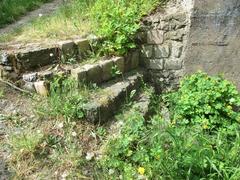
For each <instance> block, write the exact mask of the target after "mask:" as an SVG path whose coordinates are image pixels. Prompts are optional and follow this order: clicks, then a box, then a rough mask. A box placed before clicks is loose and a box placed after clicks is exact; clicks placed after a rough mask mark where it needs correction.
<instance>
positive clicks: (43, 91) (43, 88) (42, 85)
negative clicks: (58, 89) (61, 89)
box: [34, 81, 49, 96]
mask: <svg viewBox="0 0 240 180" xmlns="http://www.w3.org/2000/svg"><path fill="white" fill-rule="evenodd" d="M34 88H35V90H36V92H37V93H38V94H40V95H42V96H47V95H48V94H49V83H47V82H45V81H38V82H34Z"/></svg>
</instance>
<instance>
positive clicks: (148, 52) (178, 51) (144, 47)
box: [138, 2, 190, 91]
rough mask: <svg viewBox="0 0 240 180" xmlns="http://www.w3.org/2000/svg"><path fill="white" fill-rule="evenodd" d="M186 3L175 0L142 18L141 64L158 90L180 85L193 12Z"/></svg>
mask: <svg viewBox="0 0 240 180" xmlns="http://www.w3.org/2000/svg"><path fill="white" fill-rule="evenodd" d="M185 8H186V7H184V5H183V4H182V3H178V2H172V3H169V4H168V6H167V7H166V8H164V9H162V10H161V9H160V10H158V11H157V12H156V13H154V14H152V15H150V16H148V17H146V18H144V19H143V21H142V28H141V32H140V33H139V34H138V40H139V41H140V46H141V52H142V53H141V64H142V65H143V66H144V67H145V68H146V69H147V74H148V75H147V76H148V78H149V81H150V82H151V83H153V84H154V85H155V87H156V89H157V91H165V90H169V89H173V88H176V87H177V86H178V82H179V79H180V78H181V77H182V75H183V63H184V62H183V60H184V54H185V49H186V44H187V34H188V30H189V23H190V22H189V14H188V11H187V10H186V9H185Z"/></svg>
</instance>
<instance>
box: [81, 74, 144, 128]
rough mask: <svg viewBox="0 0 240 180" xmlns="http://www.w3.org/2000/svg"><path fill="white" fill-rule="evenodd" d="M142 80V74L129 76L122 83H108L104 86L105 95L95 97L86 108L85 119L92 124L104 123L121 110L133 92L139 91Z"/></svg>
mask: <svg viewBox="0 0 240 180" xmlns="http://www.w3.org/2000/svg"><path fill="white" fill-rule="evenodd" d="M141 79H142V73H141V72H135V74H133V75H132V73H130V75H127V76H126V77H125V78H124V80H122V81H118V82H116V81H114V82H113V83H112V84H111V83H110V82H108V83H107V84H106V85H104V86H103V87H104V90H103V91H104V93H105V94H103V95H100V96H98V95H95V96H93V97H92V98H93V100H92V101H91V100H90V102H89V103H87V104H86V105H85V107H84V111H85V118H86V120H87V121H90V122H92V123H100V124H102V123H104V122H106V121H108V119H109V118H110V117H112V116H113V115H114V113H115V112H116V111H117V110H118V109H119V107H120V106H121V105H122V103H124V102H125V100H126V98H127V97H128V96H129V94H130V93H131V91H132V90H134V89H136V90H137V89H139V87H140V84H141Z"/></svg>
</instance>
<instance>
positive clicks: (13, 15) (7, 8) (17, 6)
mask: <svg viewBox="0 0 240 180" xmlns="http://www.w3.org/2000/svg"><path fill="white" fill-rule="evenodd" d="M50 1H52V0H1V1H0V28H1V27H3V26H4V25H6V24H8V23H11V22H13V21H15V20H16V19H17V18H18V17H19V16H21V15H23V14H25V13H26V12H27V11H30V10H32V9H34V8H36V7H39V6H40V5H41V4H43V3H46V2H50Z"/></svg>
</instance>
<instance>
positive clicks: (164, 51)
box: [154, 44, 171, 58]
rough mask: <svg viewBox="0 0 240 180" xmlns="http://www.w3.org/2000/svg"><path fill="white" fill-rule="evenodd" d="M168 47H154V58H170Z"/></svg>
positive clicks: (167, 45)
mask: <svg viewBox="0 0 240 180" xmlns="http://www.w3.org/2000/svg"><path fill="white" fill-rule="evenodd" d="M170 53H171V52H170V45H169V44H166V45H156V46H154V57H155V58H168V57H169V56H170Z"/></svg>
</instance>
